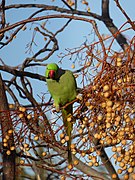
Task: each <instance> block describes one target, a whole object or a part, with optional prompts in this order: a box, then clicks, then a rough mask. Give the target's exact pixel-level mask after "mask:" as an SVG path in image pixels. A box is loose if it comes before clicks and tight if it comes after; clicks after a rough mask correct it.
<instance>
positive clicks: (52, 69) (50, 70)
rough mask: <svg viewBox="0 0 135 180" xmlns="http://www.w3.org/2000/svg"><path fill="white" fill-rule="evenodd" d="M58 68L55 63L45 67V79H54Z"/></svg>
mask: <svg viewBox="0 0 135 180" xmlns="http://www.w3.org/2000/svg"><path fill="white" fill-rule="evenodd" d="M58 69H59V67H58V65H57V64H55V63H51V64H48V65H47V67H46V73H45V76H46V78H47V79H55V78H56V74H57V71H58Z"/></svg>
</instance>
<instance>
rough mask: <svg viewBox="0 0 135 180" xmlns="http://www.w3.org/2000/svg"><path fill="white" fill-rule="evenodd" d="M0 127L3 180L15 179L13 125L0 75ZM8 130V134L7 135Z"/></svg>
mask: <svg viewBox="0 0 135 180" xmlns="http://www.w3.org/2000/svg"><path fill="white" fill-rule="evenodd" d="M0 125H1V133H2V155H3V156H2V158H3V177H2V179H3V180H9V179H10V180H13V179H15V150H11V149H10V148H11V147H14V137H13V133H12V132H13V125H12V119H11V117H10V112H9V107H8V102H7V97H6V93H5V88H4V83H3V81H2V77H1V74H0ZM9 130H11V131H10V133H9Z"/></svg>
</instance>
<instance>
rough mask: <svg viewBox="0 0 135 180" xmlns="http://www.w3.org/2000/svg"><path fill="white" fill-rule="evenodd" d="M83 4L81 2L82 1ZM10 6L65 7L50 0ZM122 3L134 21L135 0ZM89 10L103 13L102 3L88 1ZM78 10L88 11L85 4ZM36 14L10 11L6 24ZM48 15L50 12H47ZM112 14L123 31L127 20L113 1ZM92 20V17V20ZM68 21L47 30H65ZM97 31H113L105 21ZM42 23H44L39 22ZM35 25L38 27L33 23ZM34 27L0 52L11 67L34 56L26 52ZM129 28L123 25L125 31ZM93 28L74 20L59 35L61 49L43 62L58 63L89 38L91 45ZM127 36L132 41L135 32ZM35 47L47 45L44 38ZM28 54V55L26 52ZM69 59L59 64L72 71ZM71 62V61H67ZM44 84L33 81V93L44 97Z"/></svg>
mask: <svg viewBox="0 0 135 180" xmlns="http://www.w3.org/2000/svg"><path fill="white" fill-rule="evenodd" d="M80 1H81V0H80ZM6 3H7V5H9V4H19V3H42V4H46V5H54V6H55V5H56V6H60V7H64V6H63V4H62V2H61V1H60V0H55V1H54V2H52V1H51V0H45V1H44V0H27V1H22V0H10V1H6ZM120 3H121V5H122V7H123V9H124V10H125V11H126V12H127V14H128V16H129V17H130V18H131V20H134V8H133V7H135V1H134V0H128V3H127V1H124V0H120ZM89 7H90V11H91V12H94V13H98V14H101V0H90V1H89ZM78 8H79V10H82V8H83V9H86V6H85V5H82V4H81V6H79V7H78ZM33 12H35V9H34V8H30V9H28V10H26V9H23V8H22V9H11V10H8V11H7V13H6V19H7V22H8V23H10V24H13V23H15V22H18V21H20V20H23V19H25V18H28V17H29V16H30V15H31V13H33ZM47 13H48V12H47ZM52 13H55V14H56V12H52V11H51V12H49V14H52ZM45 14H46V12H44V13H42V14H40V15H45ZM110 15H111V18H112V19H113V22H114V23H115V25H116V26H117V27H118V28H120V27H121V26H122V25H123V23H124V22H125V21H126V19H125V17H124V15H122V14H121V12H120V10H119V9H118V8H117V7H116V5H115V2H114V1H113V0H110ZM90 19H92V18H90ZM65 22H67V20H58V21H56V20H51V21H49V22H48V23H47V28H48V29H49V30H50V31H55V30H57V29H59V28H60V27H62V25H63V23H65ZM96 22H97V26H98V29H99V31H100V33H101V34H110V32H109V31H108V30H107V28H106V27H105V25H104V24H103V23H102V22H99V21H98V20H96ZM38 23H41V22H38ZM34 25H35V24H34ZM34 25H31V24H28V26H27V29H26V30H25V31H22V30H21V31H20V32H19V33H18V34H17V36H16V38H15V39H13V41H12V42H11V43H9V45H8V46H5V47H4V48H3V49H1V50H0V57H1V59H2V60H3V61H4V62H5V63H6V64H7V65H10V66H13V67H14V66H18V65H21V64H22V62H23V61H24V60H25V58H27V57H31V56H32V53H28V52H27V50H28V48H27V45H28V44H29V43H30V41H31V39H32V36H33V33H32V31H31V28H33V27H34ZM127 26H128V25H126V26H124V28H126V27H127ZM12 32H13V31H12V30H10V32H7V33H6V35H7V36H9V35H10V34H11V33H12ZM91 33H92V29H91V26H90V25H89V24H88V23H86V22H80V21H75V22H74V21H72V22H71V23H70V24H69V26H68V27H67V28H66V29H65V31H64V32H62V33H61V34H59V35H58V37H57V38H58V39H59V50H58V51H57V52H55V53H54V55H53V56H52V57H50V58H49V59H48V60H47V61H46V62H44V63H50V62H58V61H59V60H60V59H59V58H58V56H59V55H60V54H61V53H66V50H65V49H67V48H74V47H79V46H80V45H82V44H83V43H84V42H85V40H86V38H87V39H88V40H89V42H92V41H93V36H92V35H91ZM124 35H125V36H126V37H127V38H128V39H131V38H132V37H133V36H134V35H135V34H134V31H132V30H131V31H128V32H126V33H124ZM35 40H36V46H33V51H34V52H37V51H38V50H39V49H40V47H43V45H44V40H43V38H42V37H41V36H39V35H38V33H37V34H36V38H35ZM114 48H115V49H117V50H119V49H120V47H119V45H118V44H117V43H114ZM26 52H27V53H26ZM43 56H44V54H42V56H41V57H43ZM68 59H69V57H67V58H66V59H65V60H64V61H63V63H62V64H59V65H60V66H61V67H62V68H66V69H67V68H68V69H70V70H72V68H71V65H72V62H71V61H69V60H68ZM67 60H68V61H67ZM75 69H78V65H77V64H76V66H75ZM27 70H29V71H32V72H33V73H39V74H41V75H44V72H45V68H44V67H43V68H41V67H36V68H31V69H27ZM2 73H3V72H2ZM3 76H4V78H8V77H9V75H8V74H7V73H3ZM43 83H44V82H42V83H41V84H40V85H39V82H38V81H36V80H33V85H34V92H35V94H40V95H41V94H42V92H44V88H45V86H44V84H43Z"/></svg>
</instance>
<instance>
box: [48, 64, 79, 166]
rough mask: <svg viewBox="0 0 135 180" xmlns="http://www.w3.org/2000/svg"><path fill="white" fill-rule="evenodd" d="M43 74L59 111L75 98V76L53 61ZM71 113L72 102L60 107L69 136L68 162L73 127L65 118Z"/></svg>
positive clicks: (69, 160)
mask: <svg viewBox="0 0 135 180" xmlns="http://www.w3.org/2000/svg"><path fill="white" fill-rule="evenodd" d="M45 76H46V82H47V86H48V90H49V92H50V94H51V96H52V98H53V100H54V105H55V109H56V111H57V112H59V110H60V107H61V106H64V105H65V104H67V103H70V102H71V101H72V100H74V99H75V98H76V95H77V85H76V80H75V77H74V75H73V73H72V72H71V71H69V70H63V69H60V68H59V67H58V65H57V64H55V63H51V64H48V65H47V67H46V73H45ZM72 113H73V107H72V104H69V105H68V106H67V107H66V108H62V117H63V123H64V126H65V130H66V134H67V136H68V137H69V140H68V141H67V147H68V163H69V164H71V162H72V154H71V131H72V129H73V123H72V122H70V121H67V120H69V119H70V118H69V117H70V116H72Z"/></svg>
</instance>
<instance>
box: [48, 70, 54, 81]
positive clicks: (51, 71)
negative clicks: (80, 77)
mask: <svg viewBox="0 0 135 180" xmlns="http://www.w3.org/2000/svg"><path fill="white" fill-rule="evenodd" d="M49 77H50V78H51V79H54V78H55V71H54V70H50V71H49Z"/></svg>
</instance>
